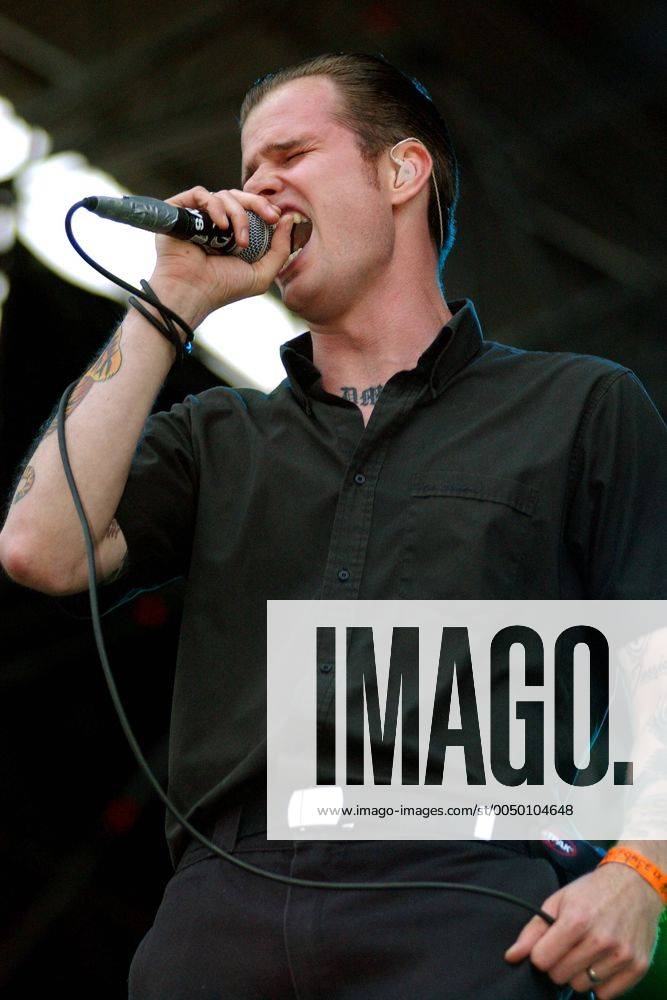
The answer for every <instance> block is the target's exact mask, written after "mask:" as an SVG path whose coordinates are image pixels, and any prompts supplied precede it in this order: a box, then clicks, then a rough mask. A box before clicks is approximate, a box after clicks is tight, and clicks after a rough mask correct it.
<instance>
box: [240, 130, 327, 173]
mask: <svg viewBox="0 0 667 1000" xmlns="http://www.w3.org/2000/svg"><path fill="white" fill-rule="evenodd" d="M312 139H313V136H312V135H302V136H301V137H300V138H298V139H287V140H286V141H285V142H267V144H266V145H265V146H262V148H261V149H260V151H259V158H260V159H261V157H263V156H270V155H271V154H272V153H286V152H287V151H288V150H290V149H294V147H295V146H303V145H305V143H307V142H311V141H312ZM256 170H257V158H255V159H254V160H251V162H250V163H248V164H247V166H246V168H245V171H244V172H243V184H247V182H248V181H249V180H250V178H251V177H252V175H253V174H254V173H255V171H256Z"/></svg>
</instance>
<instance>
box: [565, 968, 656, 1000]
mask: <svg viewBox="0 0 667 1000" xmlns="http://www.w3.org/2000/svg"><path fill="white" fill-rule="evenodd" d="M602 968H603V967H602ZM593 969H594V970H595V972H597V974H598V976H599V977H600V979H601V980H602V982H600V983H592V982H591V980H590V977H589V975H588V973H587V972H586V970H585V969H584V971H583V972H578V973H577V975H576V976H573V977H572V979H570V980H569V981H568V982H569V985H570V986H571V987H572V989H573V990H574V991H575V992H576V993H584V994H585V993H588V991H589V990H590V991H591V992H592V993H594V994H595V996H596V997H598V998H599V1000H612V998H614V997H620V996H623V994H624V993H625V992H626V991H627V990H629V989H631V988H632V987H633V986H634V985H635V983H637V982H639V980H640V979H641V977H642V976H643V974H644V973H643V972H642V973H635V972H634V971H633V970H632V967H631V966H627V967H625V968H623V969H620V970H619V971H618V972H615V973H613V974H611V975H610V974H606V975H605V974H604V972H603V971H602V970H598V967H597V965H594V966H593Z"/></svg>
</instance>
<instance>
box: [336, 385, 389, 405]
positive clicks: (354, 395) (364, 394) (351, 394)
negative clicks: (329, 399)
mask: <svg viewBox="0 0 667 1000" xmlns="http://www.w3.org/2000/svg"><path fill="white" fill-rule="evenodd" d="M383 388H384V386H382V385H369V386H368V388H366V389H360V390H357V387H356V386H354V385H342V386H341V387H340V392H341V395H342V397H343V399H349V400H350V402H351V403H356V404H357V405H358V406H375V404H376V403H377V401H378V399H379V398H380V393H381V392H382V390H383Z"/></svg>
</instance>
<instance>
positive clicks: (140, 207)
mask: <svg viewBox="0 0 667 1000" xmlns="http://www.w3.org/2000/svg"><path fill="white" fill-rule="evenodd" d="M82 204H83V207H84V208H87V209H88V211H89V212H93V213H94V214H95V215H99V216H100V218H102V219H111V220H112V221H113V222H122V223H124V224H125V225H126V226H133V227H134V228H135V229H144V230H146V231H148V232H149V233H161V234H162V235H164V236H173V237H175V238H176V239H178V240H185V241H186V242H188V243H196V244H197V246H200V247H201V248H202V250H204V251H205V252H206V253H209V254H218V255H224V256H234V257H240V258H241V259H242V260H245V261H246V262H247V263H249V264H252V263H254V262H255V261H256V260H259V259H260V257H263V256H264V254H265V253H267V252H268V250H269V248H270V246H271V239H272V237H273V230H274V229H275V226H271V225H269V223H268V222H265V221H264V219H262V218H260V216H259V215H257V214H256V213H255V212H252V211H251V210H250V209H246V214H247V216H248V230H249V235H250V242H249V243H248V246H247V247H239V246H237V243H236V239H235V237H234V231H233V228H232V227H231V225H230V227H229V230H224V229H221V228H220V227H219V226H217V225H216V224H215V222H213V220H212V219H211V217H210V215H207V213H206V212H201V211H199V209H194V208H179V206H178V205H170V204H169V203H168V202H166V201H160V200H159V199H158V198H147V197H144V196H143V195H123V197H122V198H111V197H107V196H106V195H100V196H97V195H91V196H90V197H89V198H84V199H83V202H82Z"/></svg>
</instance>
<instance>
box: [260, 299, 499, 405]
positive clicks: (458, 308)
mask: <svg viewBox="0 0 667 1000" xmlns="http://www.w3.org/2000/svg"><path fill="white" fill-rule="evenodd" d="M447 306H448V308H449V311H450V312H451V313H452V318H451V319H450V321H449V323H446V324H445V326H443V327H442V329H441V330H440V331H439V333H438V334H437V336H436V337H435V338H434V339H433V341H432V342H431V343H430V344H429V346H428V347H427V348H426V350H425V351H424V352H423V354H422V355H421V356H420V358H419V360H418V362H417V364H416V365H415V367H414V369H413V371H414V372H416V373H417V375H418V376H420V377H422V378H423V380H424V382H426V383H428V385H429V389H430V394H431V396H432V397H433V398H435V397H436V396H437V395H439V393H440V392H441V391H442V390H443V389H444V387H445V385H446V384H447V382H449V380H450V378H451V377H452V376H453V375H455V374H456V372H458V371H460V370H461V368H463V367H465V365H466V364H467V363H468V362H469V361H470V360H471V358H473V357H474V356H475V355H476V354H477V353H478V352H479V350H480V348H481V346H482V340H483V336H482V328H481V326H480V323H479V319H478V318H477V312H476V311H475V306H474V305H473V303H472V300H471V299H456V300H455V301H452V302H448V303H447ZM280 359H281V361H282V363H283V366H284V368H285V371H286V372H287V377H288V380H289V384H290V388H291V389H292V392H293V393H294V395H295V396H296V398H297V399H298V401H299V403H300V404H301V406H302V407H303V408H304V409H305V410H306V411H309V410H310V404H309V402H308V395H307V394H308V389H309V388H310V386H311V385H312V384H313V383H314V382H316V381H317V380H318V379H319V378H320V371H319V369H318V368H316V367H315V365H314V364H313V341H312V337H311V334H310V331H309V330H307V331H306V332H305V333H301V334H299V336H298V337H294V338H293V339H292V340H288V341H287V342H286V343H284V344H282V345H281V348H280Z"/></svg>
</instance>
